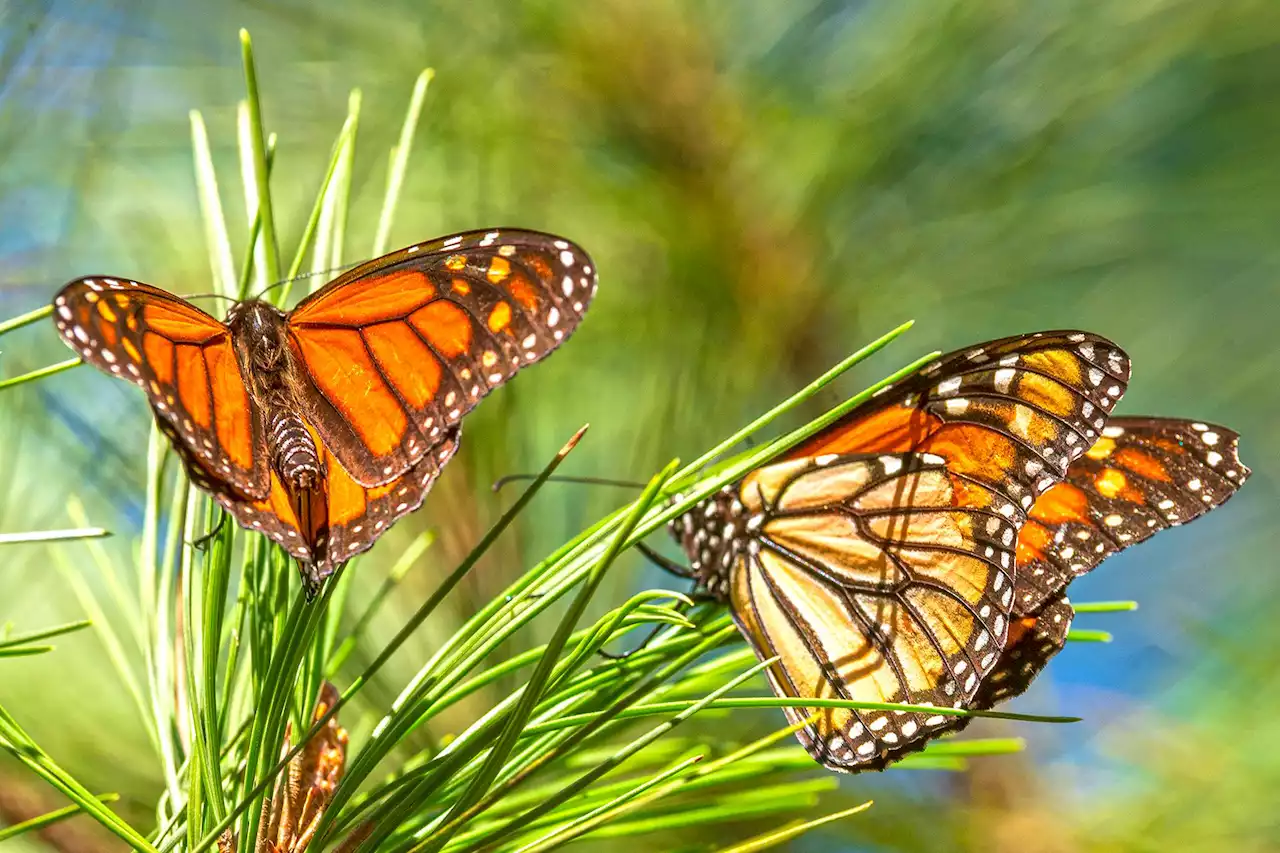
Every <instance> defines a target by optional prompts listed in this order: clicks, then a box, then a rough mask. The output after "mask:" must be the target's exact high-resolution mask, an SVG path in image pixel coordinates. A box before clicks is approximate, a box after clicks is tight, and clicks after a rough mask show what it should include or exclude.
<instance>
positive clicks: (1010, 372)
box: [787, 331, 1129, 515]
mask: <svg viewBox="0 0 1280 853" xmlns="http://www.w3.org/2000/svg"><path fill="white" fill-rule="evenodd" d="M1128 379H1129V359H1128V357H1127V356H1126V355H1125V353H1124V351H1123V350H1121V349H1120V348H1119V347H1118V346H1116V345H1115V344H1113V343H1111V342H1110V341H1108V340H1106V339H1105V338H1102V337H1099V336H1097V335H1091V334H1088V333H1085V332H1074V331H1062V332H1041V333H1037V334H1033V335H1021V336H1018V337H1011V338H1004V339H1001V340H997V341H991V342H989V343H985V344H981V345H979V346H976V347H970V348H968V349H963V350H957V351H955V352H952V353H949V354H947V355H944V356H942V357H941V358H940V359H938V361H936V362H934V363H932V364H930V365H927V366H926V367H925V368H923V369H922V370H920V371H919V372H917V373H915V374H912V375H911V376H909V377H907V378H906V379H904V380H902V381H901V382H899V383H896V384H895V385H891V386H889V387H888V388H886V389H884V390H882V391H881V392H880V393H879V394H877V396H876V397H874V398H873V399H871V400H869V401H867V403H865V404H864V405H862V406H860V407H858V408H857V409H854V410H853V411H852V412H850V413H849V414H848V415H846V416H845V417H844V418H842V419H841V420H840V421H838V422H837V423H836V424H834V425H833V426H831V427H829V428H828V429H826V430H824V431H823V432H821V433H819V434H818V435H817V436H815V437H814V438H812V439H810V440H809V441H808V442H806V443H805V444H803V445H801V446H800V447H798V448H796V449H795V450H792V451H790V452H789V453H788V454H787V456H788V457H789V458H800V457H807V456H818V455H822V454H825V453H895V452H896V453H904V452H928V453H936V454H938V455H939V456H942V457H943V458H945V459H946V460H947V467H948V469H949V470H951V472H952V473H954V474H956V475H958V476H961V477H965V478H970V479H973V480H975V481H977V482H980V483H982V484H984V485H985V486H987V487H988V488H990V489H991V490H992V491H993V493H996V494H1000V495H1002V496H1004V497H1005V498H1007V499H1008V501H1009V502H1010V503H1011V504H1013V505H1014V507H1015V508H1016V510H1017V512H1018V514H1019V515H1024V514H1025V513H1026V511H1027V510H1028V509H1030V507H1031V505H1032V504H1033V503H1034V502H1035V499H1036V498H1037V497H1038V496H1039V495H1041V494H1043V493H1044V492H1045V491H1047V490H1048V489H1049V488H1051V487H1052V486H1053V485H1054V484H1055V483H1056V482H1058V481H1059V480H1061V479H1062V477H1063V475H1064V474H1065V472H1066V469H1067V466H1068V464H1070V462H1071V461H1072V460H1074V459H1076V458H1078V457H1079V456H1080V455H1081V454H1083V453H1084V452H1085V450H1087V449H1088V448H1089V447H1090V446H1091V445H1092V444H1093V443H1094V441H1095V440H1096V439H1097V438H1098V436H1099V435H1100V434H1101V432H1102V429H1103V427H1104V426H1105V424H1106V419H1107V417H1108V415H1109V414H1110V412H1111V410H1112V409H1113V408H1114V406H1115V404H1116V402H1117V401H1118V400H1119V399H1120V397H1121V396H1122V395H1123V394H1124V390H1125V387H1126V384H1127V383H1128Z"/></svg>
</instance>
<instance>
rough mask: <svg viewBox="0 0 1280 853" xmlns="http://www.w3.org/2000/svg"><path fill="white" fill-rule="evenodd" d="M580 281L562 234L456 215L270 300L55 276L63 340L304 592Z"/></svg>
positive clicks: (585, 266) (437, 460)
mask: <svg viewBox="0 0 1280 853" xmlns="http://www.w3.org/2000/svg"><path fill="white" fill-rule="evenodd" d="M595 291H596V271H595V269H594V267H593V266H592V261H591V259H590V258H589V257H588V256H587V254H586V253H585V252H584V251H583V250H582V249H581V248H579V247H578V246H575V245H574V244H572V243H570V242H569V241H567V240H563V239H561V238H559V237H555V236H552V235H550V234H542V233H538V232H534V231H521V230H514V229H498V230H489V231H472V232H468V233H464V234H455V235H453V236H450V237H444V238H441V239H438V240H434V241H432V242H429V243H423V244H418V245H413V246H409V247H407V248H404V249H401V250H399V251H397V252H393V253H391V254H389V255H385V256H383V257H381V258H377V259H375V260H372V261H368V262H366V263H364V264H361V265H360V266H358V267H356V268H354V269H352V270H350V271H348V272H346V273H345V274H343V275H341V276H339V277H338V278H337V279H335V280H333V281H331V282H329V283H328V284H327V285H325V286H324V287H323V288H321V289H320V290H318V291H317V292H315V293H314V294H312V295H311V296H309V297H308V298H306V299H304V300H303V301H302V302H301V303H299V304H298V305H297V307H295V308H294V309H293V310H292V311H290V312H288V313H287V314H286V313H284V312H282V311H280V310H279V309H277V308H275V307H274V306H273V305H270V304H268V303H266V302H263V301H260V300H250V301H246V302H241V303H238V304H237V305H236V306H235V307H234V308H232V310H231V311H230V313H228V315H227V318H226V322H225V323H224V322H221V321H219V320H217V319H215V318H214V317H212V316H210V315H209V314H206V313H205V312H204V311H201V310H200V309H199V308H196V307H195V306H194V305H192V304H191V303H189V302H187V301H186V300H183V299H181V298H179V297H177V296H175V295H173V294H171V293H167V292H165V291H163V290H160V289H159V288H156V287H152V286H150V285H146V284H142V283H140V282H136V281H130V280H128V279H121V278H111V277H104V276H92V277H87V278H80V279H77V280H75V281H73V282H71V283H70V284H68V285H66V286H65V287H64V288H63V289H62V290H61V291H60V292H59V293H58V295H57V297H56V298H55V299H54V303H53V305H54V312H55V313H54V319H55V322H56V325H57V328H58V331H59V332H60V333H61V335H62V337H63V339H64V340H65V341H66V343H67V344H68V345H69V346H70V347H71V348H72V349H73V350H75V351H76V352H77V353H79V355H80V356H81V357H82V358H83V359H84V360H85V361H87V362H89V363H90V364H93V365H94V366H96V367H98V368H99V369H101V370H103V371H105V372H107V373H109V374H111V375H114V376H119V377H121V378H123V379H127V380H130V381H132V382H133V383H134V384H136V385H138V387H140V388H142V389H143V390H144V391H145V392H146V394H147V397H148V400H149V401H150V404H151V408H152V411H153V412H154V414H155V417H156V422H157V423H158V424H159V426H160V428H161V429H162V430H163V431H164V432H165V434H166V435H167V436H168V437H169V439H170V441H171V442H172V444H173V446H174V448H175V449H176V450H177V452H178V455H179V456H180V457H181V459H182V461H183V463H184V466H185V467H186V470H187V473H188V475H189V476H190V478H191V481H192V482H193V483H195V484H196V485H198V486H200V487H201V488H203V489H205V490H206V491H208V492H209V493H210V494H211V495H212V496H213V497H214V498H215V499H216V500H217V501H218V503H219V504H221V505H222V506H223V507H225V508H226V509H227V510H228V511H229V512H230V513H231V515H232V516H233V517H234V518H235V519H236V520H237V521H238V522H239V523H240V524H241V525H242V526H244V527H246V528H249V529H252V530H259V531H261V532H263V533H265V534H266V535H267V536H268V537H270V538H271V539H272V540H274V541H275V542H277V543H279V544H280V545H281V546H283V547H284V548H285V549H286V550H287V551H288V552H289V553H290V554H291V555H293V557H294V558H296V559H297V561H298V563H299V569H300V571H301V573H302V576H303V582H304V585H305V587H306V588H307V591H308V594H312V595H313V594H314V593H315V591H316V590H318V588H319V586H320V584H321V583H322V582H323V581H324V579H325V578H326V577H328V576H329V575H330V574H332V573H333V572H334V571H335V570H336V568H337V567H338V566H339V565H341V564H342V563H344V562H345V561H347V560H349V559H350V558H351V557H353V556H355V555H356V554H358V553H360V552H362V551H365V550H367V549H368V548H369V547H371V546H372V545H373V543H374V541H375V540H376V539H377V538H378V537H379V536H380V535H381V534H382V533H383V532H385V531H386V530H387V529H388V528H389V527H390V526H391V525H392V524H393V523H394V522H395V521H396V520H397V519H399V518H400V517H401V516H403V515H405V514H406V513H409V512H412V511H413V510H415V509H417V508H418V506H420V505H421V503H422V500H423V498H424V496H425V495H426V493H427V490H428V489H430V487H431V484H432V483H433V482H434V480H435V478H436V477H437V476H438V475H439V473H440V470H441V468H442V467H443V466H444V464H445V463H446V462H448V461H449V459H450V458H451V457H452V456H453V454H454V452H455V451H456V449H457V446H458V440H459V430H460V421H461V419H462V416H463V415H464V414H466V413H467V412H468V411H470V410H471V408H472V407H473V406H475V405H476V403H478V402H479V400H480V398H481V397H483V396H484V395H485V394H487V393H488V392H489V391H490V390H492V389H494V388H496V387H498V386H499V385H501V384H503V383H504V382H506V381H507V380H508V379H510V378H511V376H512V375H513V374H514V373H515V372H516V371H517V370H519V369H520V368H521V367H524V366H526V365H528V364H530V363H532V362H535V361H538V360H539V359H541V358H542V357H543V356H545V355H547V354H548V353H550V352H551V351H552V350H554V349H555V348H556V347H557V346H559V345H560V343H561V342H562V341H563V340H564V338H565V337H567V336H568V335H570V334H572V332H573V331H574V329H576V328H577V326H578V323H579V322H580V321H581V319H582V316H583V314H584V312H585V311H586V309H587V306H588V305H589V304H590V301H591V298H592V297H593V296H594V295H595Z"/></svg>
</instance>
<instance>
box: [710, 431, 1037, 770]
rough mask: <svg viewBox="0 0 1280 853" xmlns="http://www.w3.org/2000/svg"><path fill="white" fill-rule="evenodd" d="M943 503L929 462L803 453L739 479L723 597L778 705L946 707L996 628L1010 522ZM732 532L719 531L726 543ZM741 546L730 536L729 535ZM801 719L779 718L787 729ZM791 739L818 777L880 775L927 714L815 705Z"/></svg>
mask: <svg viewBox="0 0 1280 853" xmlns="http://www.w3.org/2000/svg"><path fill="white" fill-rule="evenodd" d="M973 488H979V487H972V486H971V487H970V490H969V491H966V492H964V493H960V492H957V491H956V489H955V485H954V481H953V478H952V476H951V475H950V473H949V472H948V470H947V467H946V465H945V463H944V460H943V459H942V458H941V457H938V456H933V455H929V454H887V455H879V456H835V457H830V458H827V457H817V458H815V459H810V460H793V461H788V462H783V463H779V464H777V465H773V466H766V467H765V468H763V469H761V470H759V471H757V472H755V473H753V474H751V475H749V476H748V477H747V478H746V479H745V480H744V481H743V483H742V484H741V487H740V490H739V494H738V499H739V500H740V501H741V503H742V505H743V508H744V512H745V516H744V519H745V520H744V521H743V522H742V523H743V528H744V529H748V528H749V529H751V530H753V531H755V535H754V536H753V537H752V538H751V539H748V540H745V541H744V542H743V544H742V545H740V546H739V548H738V549H737V551H736V553H733V559H734V560H735V562H736V566H735V567H734V569H733V571H732V575H731V586H730V600H731V603H732V606H733V612H734V614H735V615H736V616H737V618H738V623H739V626H740V627H741V628H742V631H743V633H744V635H746V636H747V638H748V639H749V640H750V642H751V644H752V646H753V647H754V648H755V650H756V652H757V654H758V655H759V656H760V657H761V659H767V658H770V657H773V656H775V655H779V656H780V657H781V659H780V661H779V662H778V663H777V664H775V665H774V667H772V668H771V671H770V678H771V680H772V683H773V685H774V688H775V690H777V691H778V692H779V693H781V694H782V695H786V696H793V697H799V698H804V697H815V698H837V699H850V700H858V701H865V702H901V703H909V704H919V705H938V706H945V707H962V706H964V705H966V704H967V703H968V702H969V701H970V700H971V699H972V697H973V696H974V694H975V693H976V691H977V689H978V686H979V684H980V682H981V680H982V679H983V677H984V676H985V675H986V674H987V673H988V672H990V671H991V669H992V667H993V666H994V664H995V661H996V659H997V657H998V650H999V649H1000V648H1001V647H1002V645H1003V643H1004V638H1005V632H1006V630H1007V627H1008V622H1007V614H1008V611H1009V602H1010V600H1011V596H1012V585H1013V579H1012V577H1011V574H1010V568H1009V566H1010V565H1011V564H1010V559H1011V557H1010V555H1011V553H1012V547H1013V542H1014V538H1015V536H1016V527H1015V526H1014V524H1013V523H1012V522H1010V521H1009V520H1008V519H1007V518H1005V517H1004V516H1002V515H1000V514H999V513H993V512H991V511H989V510H988V509H987V508H986V506H987V505H989V504H990V503H992V502H999V500H1000V499H999V498H994V497H989V498H988V499H986V500H981V501H974V500H973V499H972V489H973ZM731 535H732V534H731ZM740 541H741V540H740ZM815 710H816V709H812V708H798V709H791V710H788V712H787V713H788V716H789V717H790V718H791V719H792V720H793V722H799V721H801V720H804V719H806V718H808V717H809V716H810V714H811V713H813V712H814V711H815ZM819 713H820V716H819V718H818V721H817V722H816V723H815V724H813V725H811V726H809V727H806V728H805V729H803V730H802V731H801V733H800V740H801V742H802V743H803V744H804V745H805V747H806V748H807V749H808V750H809V752H810V753H811V754H812V755H813V756H814V758H816V759H817V760H819V761H821V762H822V763H823V764H825V765H826V766H828V767H831V768H832V769H836V770H842V771H852V770H858V769H865V768H869V767H879V766H883V765H884V764H885V763H887V762H888V761H890V760H893V759H894V758H897V757H899V756H900V755H901V754H903V753H904V752H908V751H911V750H914V749H918V748H919V744H920V742H922V741H923V740H924V739H925V738H926V737H927V736H928V735H929V732H930V731H931V730H932V729H933V728H935V727H937V726H940V725H942V724H943V723H944V722H945V721H946V720H947V717H945V716H944V715H941V714H920V713H899V712H885V711H860V710H844V709H825V710H821V711H820V712H819Z"/></svg>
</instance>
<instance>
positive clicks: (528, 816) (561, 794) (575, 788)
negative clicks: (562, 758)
mask: <svg viewBox="0 0 1280 853" xmlns="http://www.w3.org/2000/svg"><path fill="white" fill-rule="evenodd" d="M776 660H777V659H776V658H771V659H769V660H767V661H762V662H760V663H758V664H756V665H755V666H753V667H751V668H750V669H748V670H746V671H745V672H743V673H741V674H739V675H737V676H735V677H733V678H731V679H730V680H729V681H727V682H726V683H725V684H723V685H721V686H720V687H719V688H717V689H716V690H714V691H712V692H711V693H709V694H708V695H707V696H705V697H703V698H702V699H699V700H698V701H696V702H692V703H690V704H689V705H688V706H687V707H685V708H683V709H682V710H681V711H679V713H677V714H675V715H674V716H673V717H671V718H670V719H669V720H667V721H666V722H665V723H662V724H661V725H658V726H655V727H654V728H652V729H650V730H649V731H647V732H645V733H644V734H643V735H641V736H640V737H638V738H635V739H634V740H632V741H631V742H629V743H627V744H626V745H624V746H622V747H621V748H620V749H619V750H618V751H617V752H616V753H614V754H613V755H612V756H611V757H610V758H608V759H606V760H605V761H602V762H600V763H599V764H598V765H596V766H595V767H594V768H592V769H591V770H588V771H587V772H586V773H584V774H582V775H581V776H579V777H578V778H577V779H575V780H574V781H572V782H570V783H569V784H567V785H565V786H564V787H563V788H561V789H560V790H559V791H558V792H556V793H555V794H553V795H551V796H550V797H548V798H547V799H546V800H544V801H543V802H541V803H539V804H538V805H537V806H535V807H534V808H532V809H530V810H529V811H527V812H525V813H524V814H522V815H520V816H519V818H517V819H516V820H513V821H511V822H510V823H509V824H507V826H506V827H504V828H503V829H502V830H499V831H498V832H497V833H496V834H495V835H494V836H493V837H492V838H490V839H488V843H489V844H493V843H494V842H496V841H498V840H501V839H502V838H504V837H506V836H508V835H510V834H512V833H513V832H515V831H517V830H518V829H519V827H520V826H521V825H523V824H525V823H527V822H529V821H533V820H537V819H538V818H540V817H542V816H543V815H546V814H548V813H550V812H552V811H554V810H555V809H556V808H557V807H558V806H559V805H560V804H561V803H564V802H566V801H568V800H569V799H571V798H573V797H574V796H576V795H577V794H578V793H580V792H581V791H582V790H583V789H584V788H586V787H587V786H588V785H590V784H591V783H592V782H594V781H595V780H597V779H599V778H600V777H601V776H604V775H605V774H606V773H608V772H609V771H610V770H612V769H614V768H615V767H617V766H619V765H621V764H622V763H623V762H625V761H626V760H627V759H628V758H630V757H631V756H633V755H635V754H636V753H637V752H639V751H640V750H641V749H643V748H644V747H645V746H647V745H648V744H650V743H652V742H653V741H655V740H657V739H658V738H659V737H661V736H663V735H664V734H666V733H667V732H669V731H671V730H672V729H674V728H675V727H676V726H679V725H680V724H681V723H683V722H685V721H686V720H688V719H689V718H690V717H692V716H693V715H694V714H696V713H698V712H699V711H700V710H702V709H703V708H705V707H707V706H708V705H710V704H711V703H712V702H714V701H715V700H717V699H719V698H720V697H721V696H723V695H724V694H726V693H728V692H730V691H732V690H734V689H736V688H737V687H738V685H740V684H742V683H743V682H745V681H747V680H749V679H750V678H752V677H754V676H755V675H756V674H757V673H759V672H762V671H764V669H765V668H767V667H768V666H770V665H771V664H772V663H774V662H775V661H776ZM437 837H438V836H437ZM432 842H434V837H433V838H432V839H431V840H430V841H428V842H424V843H422V844H420V845H417V846H415V847H414V848H412V849H411V850H410V853H425V851H428V850H432V849H436V848H435V846H434V844H433V843H432Z"/></svg>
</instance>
